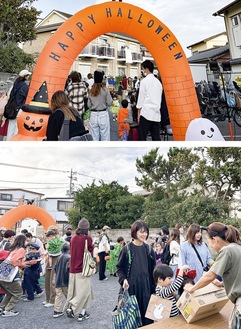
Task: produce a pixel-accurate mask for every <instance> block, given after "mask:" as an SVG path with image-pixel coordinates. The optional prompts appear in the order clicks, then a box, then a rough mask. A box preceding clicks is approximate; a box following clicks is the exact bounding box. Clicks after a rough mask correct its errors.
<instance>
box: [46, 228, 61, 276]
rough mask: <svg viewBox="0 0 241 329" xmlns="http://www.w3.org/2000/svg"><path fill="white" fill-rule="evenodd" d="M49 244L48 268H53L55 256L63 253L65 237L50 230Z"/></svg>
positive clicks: (47, 237) (48, 234)
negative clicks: (62, 237)
mask: <svg viewBox="0 0 241 329" xmlns="http://www.w3.org/2000/svg"><path fill="white" fill-rule="evenodd" d="M46 239H47V245H46V249H47V252H48V257H49V260H48V263H49V265H48V267H47V268H46V269H48V270H51V269H52V266H53V257H57V256H59V255H60V254H61V248H62V245H63V243H64V241H63V239H61V238H60V237H59V236H57V235H56V233H55V232H54V231H48V232H47V233H46Z"/></svg>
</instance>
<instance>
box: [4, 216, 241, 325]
mask: <svg viewBox="0 0 241 329" xmlns="http://www.w3.org/2000/svg"><path fill="white" fill-rule="evenodd" d="M89 229H90V224H89V221H88V220H87V219H86V218H82V219H81V220H80V221H79V223H78V227H77V229H76V230H75V232H73V230H71V229H69V230H67V231H66V233H65V235H64V236H63V237H61V236H60V234H59V231H58V228H57V227H55V226H51V227H49V229H48V231H47V232H46V234H45V237H46V241H45V242H46V243H45V244H43V243H42V241H41V240H40V239H38V238H36V237H34V236H33V235H32V234H31V233H30V232H27V231H26V230H23V231H22V232H21V234H18V235H16V234H15V232H14V231H13V230H6V229H4V228H1V229H0V234H1V236H2V240H1V242H0V262H2V261H3V260H4V259H6V258H7V257H10V258H11V263H12V264H13V265H14V266H18V268H19V271H18V273H17V274H16V277H15V278H14V280H13V281H12V282H4V281H0V288H1V290H0V294H1V295H0V296H1V303H0V312H1V316H2V317H8V316H16V315H18V313H19V312H18V311H17V310H16V308H15V307H16V306H17V304H18V303H19V302H20V300H22V301H24V302H31V301H32V300H34V299H35V298H39V297H41V296H42V295H43V294H45V301H44V302H43V304H44V307H53V317H54V318H58V317H60V316H63V315H64V314H66V315H67V317H69V318H72V319H74V318H76V317H77V319H78V321H80V322H81V321H84V320H88V319H89V318H90V316H91V314H90V313H89V309H90V306H91V302H92V300H93V287H92V279H91V278H92V277H91V276H87V277H86V276H83V275H82V271H83V257H84V249H85V245H87V248H88V250H89V252H90V253H91V254H92V255H93V257H94V259H95V260H96V262H97V264H99V266H98V267H97V272H98V274H96V275H98V279H99V280H100V281H102V282H105V281H106V282H108V275H107V272H109V275H113V276H115V277H117V280H118V282H119V284H120V292H119V293H120V294H121V293H123V291H124V290H128V292H129V294H130V295H134V296H135V297H136V299H137V302H138V306H139V310H140V314H141V320H142V326H146V325H148V324H151V323H152V322H153V320H151V319H149V318H147V317H146V316H145V315H146V310H147V307H148V303H149V300H150V297H151V295H152V294H156V295H157V296H160V297H162V298H164V299H168V300H170V301H171V302H172V307H171V312H170V317H175V316H177V315H179V314H180V312H179V310H178V308H177V300H178V298H179V297H180V295H181V294H182V292H183V290H186V291H188V292H190V293H192V292H194V291H195V290H196V289H199V288H202V287H204V286H206V285H207V284H209V283H211V282H213V283H214V284H215V285H217V286H219V287H224V288H225V290H226V293H227V296H228V298H229V299H230V300H231V302H232V303H233V304H234V306H235V312H234V313H233V320H234V322H236V323H239V321H240V298H241V288H240V280H239V278H240V273H241V265H240V254H241V236H240V233H239V231H238V230H237V229H236V228H235V227H233V226H231V225H225V224H223V223H220V222H214V223H212V224H210V225H209V226H208V227H201V226H200V225H198V224H191V225H190V226H189V227H188V228H187V230H186V235H185V236H184V226H183V225H182V224H181V223H177V224H176V226H175V228H172V229H169V228H168V227H167V226H163V227H161V228H160V232H159V233H158V234H157V235H156V237H155V239H154V240H153V241H152V242H151V243H150V244H149V243H148V237H149V228H148V226H147V225H146V223H145V222H143V221H141V220H138V221H136V222H134V223H133V224H132V226H131V231H130V241H125V239H124V238H123V237H121V236H120V237H118V239H117V241H116V243H113V241H111V239H110V230H111V228H110V227H109V226H107V225H105V226H103V228H102V229H101V231H99V232H96V234H95V237H93V238H92V237H91V236H90V234H89ZM204 232H206V233H207V234H206V237H207V243H206V242H204V241H203V234H204ZM210 247H212V248H213V249H214V250H215V251H216V252H217V256H215V258H216V260H214V259H213V257H212V256H211V253H210V250H209V248H210ZM40 274H41V275H44V278H45V280H44V289H43V287H41V285H40V284H39V277H40ZM106 284H108V283H106ZM64 298H65V303H64V305H63V300H64ZM116 299H117V300H118V296H116ZM237 328H238V327H237Z"/></svg>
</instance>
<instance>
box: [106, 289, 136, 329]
mask: <svg viewBox="0 0 241 329" xmlns="http://www.w3.org/2000/svg"><path fill="white" fill-rule="evenodd" d="M141 325H142V322H141V313H140V309H139V305H138V302H137V299H136V296H134V295H133V296H130V295H129V293H128V290H124V292H123V294H122V295H121V298H120V299H119V303H118V307H117V310H116V311H115V312H113V313H112V329H137V328H138V327H140V326H141Z"/></svg>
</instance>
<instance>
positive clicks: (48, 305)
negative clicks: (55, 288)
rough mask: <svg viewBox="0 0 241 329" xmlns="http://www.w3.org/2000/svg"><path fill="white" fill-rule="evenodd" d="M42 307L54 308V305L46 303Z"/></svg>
mask: <svg viewBox="0 0 241 329" xmlns="http://www.w3.org/2000/svg"><path fill="white" fill-rule="evenodd" d="M44 306H45V307H52V306H54V304H50V303H47V304H45V305H44Z"/></svg>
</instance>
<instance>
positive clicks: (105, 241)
mask: <svg viewBox="0 0 241 329" xmlns="http://www.w3.org/2000/svg"><path fill="white" fill-rule="evenodd" d="M109 231H110V227H109V226H107V225H105V226H104V227H103V228H102V232H101V234H100V242H99V250H98V256H99V258H100V267H99V280H100V281H104V280H108V278H107V276H106V275H105V269H106V260H105V257H106V256H108V255H109V252H110V244H109V238H108V233H109Z"/></svg>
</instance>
